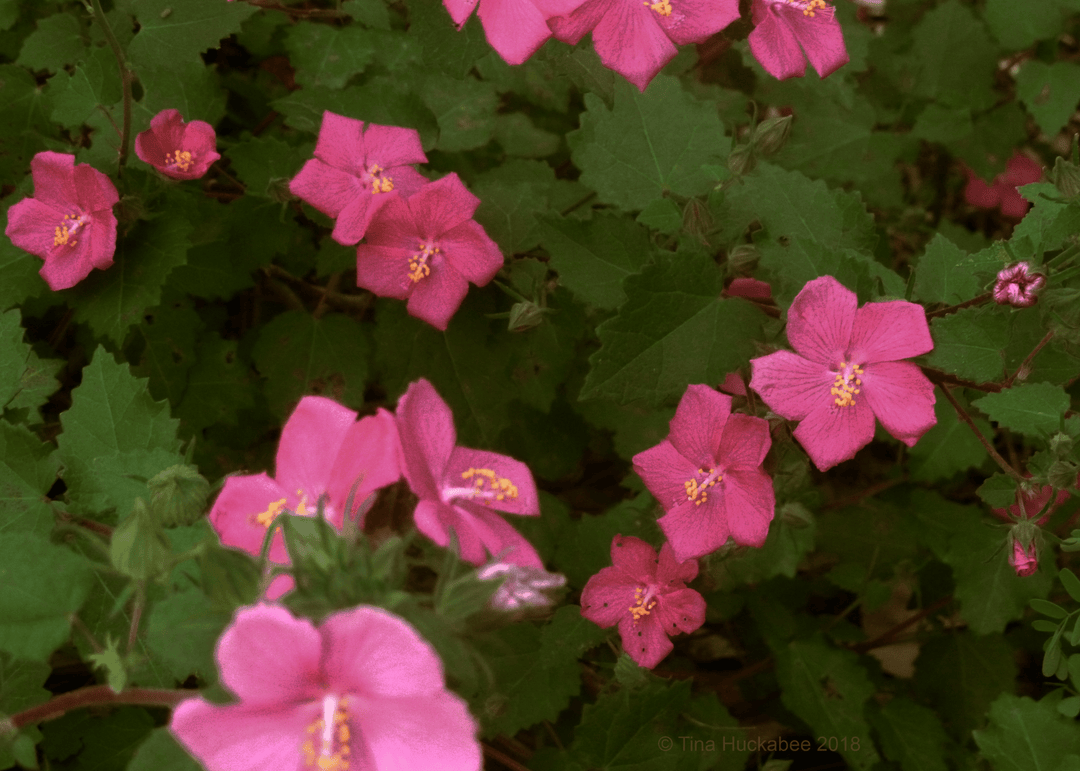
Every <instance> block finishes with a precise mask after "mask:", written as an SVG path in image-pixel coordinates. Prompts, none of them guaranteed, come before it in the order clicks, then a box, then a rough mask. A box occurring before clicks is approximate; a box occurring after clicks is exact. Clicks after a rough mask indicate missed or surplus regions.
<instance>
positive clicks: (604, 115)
mask: <svg viewBox="0 0 1080 771" xmlns="http://www.w3.org/2000/svg"><path fill="white" fill-rule="evenodd" d="M585 106H586V108H587V109H586V111H585V112H583V113H582V114H581V128H580V129H578V130H577V131H575V132H573V133H571V134H569V135H567V138H566V140H567V142H568V143H569V145H570V149H571V151H572V156H573V160H574V164H575V165H576V166H577V167H578V168H579V169H581V181H582V183H584V184H585V185H588V186H589V187H591V188H592V189H594V190H595V191H596V192H597V195H598V197H599V199H600V200H601V201H603V202H604V203H610V204H614V205H616V206H619V207H620V208H623V209H628V210H633V209H644V208H645V207H646V206H647V205H648V204H649V203H650V202H651V201H653V200H654V199H657V198H661V197H663V195H664V193H665V192H672V193H675V194H677V195H683V196H694V195H701V194H702V193H705V192H707V191H708V190H709V187H710V179H709V176H708V174H706V173H705V172H703V171H702V170H701V165H702V164H705V163H709V162H710V161H715V160H719V159H722V158H724V157H726V155H727V153H728V150H729V149H730V147H731V141H730V140H729V139H728V138H727V137H725V136H724V128H723V126H722V125H721V124H720V119H719V117H718V116H717V114H716V108H715V107H714V106H713V105H711V104H708V103H706V102H701V101H699V100H697V99H695V98H694V97H692V96H690V95H689V94H688V93H686V92H685V91H683V89H682V87H681V86H680V85H679V82H678V81H677V80H676V79H675V78H672V77H669V76H666V75H659V76H657V77H656V78H655V79H654V80H653V81H652V83H651V84H650V86H649V88H648V89H647V90H646V92H645V93H644V94H642V93H640V92H639V91H638V90H637V89H636V88H634V87H633V86H632V85H630V84H629V83H626V82H624V81H622V80H619V81H618V82H617V83H616V85H615V106H614V108H613V109H611V110H608V109H607V108H606V107H605V106H604V103H603V102H602V101H601V100H600V98H599V97H597V96H595V95H593V94H586V95H585Z"/></svg>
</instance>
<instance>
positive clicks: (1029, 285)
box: [994, 262, 1046, 308]
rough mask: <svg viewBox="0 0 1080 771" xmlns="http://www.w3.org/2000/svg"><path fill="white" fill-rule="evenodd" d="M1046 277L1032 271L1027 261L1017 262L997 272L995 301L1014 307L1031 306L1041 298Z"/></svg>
mask: <svg viewBox="0 0 1080 771" xmlns="http://www.w3.org/2000/svg"><path fill="white" fill-rule="evenodd" d="M1045 283H1046V277H1045V276H1043V275H1042V274H1039V273H1034V272H1032V269H1031V266H1030V265H1029V264H1028V263H1026V262H1017V263H1015V264H1013V265H1010V266H1009V267H1007V268H1005V269H1004V270H1002V271H1001V272H1000V273H998V274H997V281H996V282H995V284H994V302H996V303H997V304H998V305H1011V306H1013V307H1014V308H1030V307H1031V306H1032V305H1034V304H1035V303H1036V302H1037V301H1038V299H1039V292H1040V291H1041V290H1042V288H1043V284H1045Z"/></svg>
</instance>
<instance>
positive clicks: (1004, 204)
mask: <svg viewBox="0 0 1080 771" xmlns="http://www.w3.org/2000/svg"><path fill="white" fill-rule="evenodd" d="M964 171H965V173H966V174H967V178H968V183H967V186H966V187H965V188H964V200H965V201H967V202H968V203H969V204H971V205H972V206H978V207H979V208H980V209H1000V210H1001V213H1002V214H1004V215H1005V216H1006V217H1014V218H1016V219H1019V218H1021V217H1023V216H1024V215H1025V214H1027V210H1028V207H1030V206H1031V204H1030V203H1028V202H1027V201H1026V200H1025V199H1024V197H1023V196H1022V195H1020V193H1018V192H1017V190H1016V188H1018V187H1021V186H1023V185H1030V184H1031V183H1033V182H1038V181H1039V180H1040V179H1042V175H1043V169H1042V166H1041V165H1040V164H1039V163H1038V161H1033V160H1032V159H1031V158H1028V157H1027V156H1026V155H1023V154H1022V153H1013V156H1012V157H1011V158H1010V159H1009V160H1008V161H1007V162H1006V163H1005V173H1003V174H998V175H997V176H996V177H994V181H993V182H991V183H987V182H984V181H983V180H982V179H980V178H979V177H978V175H977V174H975V172H974V171H972V170H971V169H969V168H966V167H965V169H964Z"/></svg>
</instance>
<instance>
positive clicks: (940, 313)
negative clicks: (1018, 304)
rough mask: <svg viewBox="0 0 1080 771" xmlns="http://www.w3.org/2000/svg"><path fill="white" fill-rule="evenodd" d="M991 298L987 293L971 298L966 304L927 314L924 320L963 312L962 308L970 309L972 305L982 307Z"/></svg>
mask: <svg viewBox="0 0 1080 771" xmlns="http://www.w3.org/2000/svg"><path fill="white" fill-rule="evenodd" d="M992 296H993V295H991V294H990V293H989V292H987V293H986V294H981V295H979V296H978V297H973V298H971V299H970V300H967V301H966V302H962V303H959V304H958V305H950V306H949V307H948V308H942V309H941V310H939V311H933V312H931V313H927V314H926V318H928V319H933V318H937V317H938V316H945V315H948V314H950V313H956V312H957V311H959V310H963V309H964V308H970V307H971V306H972V305H982V304H983V303H984V302H986V301H987V300H989V299H990V298H991V297H992Z"/></svg>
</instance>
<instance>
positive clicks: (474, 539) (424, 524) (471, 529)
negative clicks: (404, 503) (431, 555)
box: [413, 500, 496, 565]
mask: <svg viewBox="0 0 1080 771" xmlns="http://www.w3.org/2000/svg"><path fill="white" fill-rule="evenodd" d="M413 522H415V523H416V529H417V530H419V531H420V532H421V533H423V534H424V535H426V536H427V537H428V538H430V539H431V540H432V541H433V542H434V543H435V544H437V545H439V546H441V547H443V548H444V549H447V548H449V547H450V533H451V531H453V534H454V538H455V539H456V540H457V545H458V554H460V555H461V559H463V560H465V561H466V562H471V563H472V564H473V565H482V564H484V562H485V561H486V560H487V552H486V550H485V549H484V543H483V541H482V540H481V537H480V531H481V530H483V527H482V526H481V525H479V524H478V523H477V522H476V518H475V517H473V516H472V514H470V513H469V512H467V511H464V510H463V509H461V508H460V507H457V506H448V505H447V504H445V503H443V502H441V501H430V500H428V501H425V500H422V501H420V502H419V503H417V504H416V509H415V510H414V511H413ZM489 540H493V541H494V540H496V539H494V538H493V537H491V538H489Z"/></svg>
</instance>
